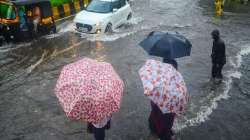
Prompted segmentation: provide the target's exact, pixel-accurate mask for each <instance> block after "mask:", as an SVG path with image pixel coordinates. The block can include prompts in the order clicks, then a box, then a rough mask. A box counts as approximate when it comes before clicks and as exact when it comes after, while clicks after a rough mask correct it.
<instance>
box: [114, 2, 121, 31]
mask: <svg viewBox="0 0 250 140" xmlns="http://www.w3.org/2000/svg"><path fill="white" fill-rule="evenodd" d="M112 6H113V9H117V11H113V16H112V20H113V27H115V28H117V27H118V26H119V25H120V24H121V16H122V15H121V3H120V0H115V1H113V2H112Z"/></svg>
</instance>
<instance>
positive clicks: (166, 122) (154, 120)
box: [149, 101, 175, 140]
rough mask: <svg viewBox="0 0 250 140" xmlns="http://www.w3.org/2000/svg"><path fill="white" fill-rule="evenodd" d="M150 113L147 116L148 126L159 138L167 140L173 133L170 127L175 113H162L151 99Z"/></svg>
mask: <svg viewBox="0 0 250 140" xmlns="http://www.w3.org/2000/svg"><path fill="white" fill-rule="evenodd" d="M151 109H152V110H151V113H150V116H149V128H150V130H151V132H152V133H154V134H156V135H157V136H158V137H159V138H160V139H161V140H169V139H170V138H171V136H173V135H174V133H173V132H172V130H171V129H172V127H173V124H174V118H175V113H166V114H163V113H162V112H161V110H160V109H159V107H158V106H157V105H156V104H155V103H153V102H152V101H151Z"/></svg>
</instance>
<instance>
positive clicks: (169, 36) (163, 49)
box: [140, 32, 192, 59]
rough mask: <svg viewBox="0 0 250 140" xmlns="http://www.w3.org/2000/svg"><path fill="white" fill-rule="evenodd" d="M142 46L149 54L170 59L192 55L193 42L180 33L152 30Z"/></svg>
mask: <svg viewBox="0 0 250 140" xmlns="http://www.w3.org/2000/svg"><path fill="white" fill-rule="evenodd" d="M140 46H141V47H142V48H143V49H144V50H145V51H146V52H147V53H148V54H149V55H154V56H159V57H163V58H168V59H175V58H179V57H184V56H190V53H191V47H192V45H191V43H190V42H189V41H188V39H186V38H185V37H184V36H182V35H180V34H178V33H175V34H174V33H163V32H151V33H150V34H149V35H148V37H147V38H146V39H144V40H143V41H142V42H141V43H140Z"/></svg>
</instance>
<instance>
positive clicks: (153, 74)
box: [139, 60, 188, 114]
mask: <svg viewBox="0 0 250 140" xmlns="http://www.w3.org/2000/svg"><path fill="white" fill-rule="evenodd" d="M139 75H140V77H141V80H142V84H143V88H144V94H145V95H146V96H147V97H148V98H149V99H150V100H152V101H153V102H154V103H155V104H157V106H158V107H159V108H160V110H161V111H162V113H177V114H179V113H182V112H183V111H184V107H185V105H186V104H187V101H188V95H187V88H186V85H185V82H184V80H183V77H182V75H181V74H180V73H179V72H178V71H177V70H176V69H175V68H174V67H173V66H171V65H169V64H166V63H162V62H160V61H156V60H148V61H147V62H146V64H145V65H144V66H143V67H142V68H141V69H140V70H139Z"/></svg>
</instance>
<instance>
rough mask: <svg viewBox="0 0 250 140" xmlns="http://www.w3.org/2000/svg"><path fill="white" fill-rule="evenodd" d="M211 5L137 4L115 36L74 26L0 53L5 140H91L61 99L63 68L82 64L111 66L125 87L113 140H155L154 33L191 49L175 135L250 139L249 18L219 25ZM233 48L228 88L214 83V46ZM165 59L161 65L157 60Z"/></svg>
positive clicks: (235, 16) (236, 16)
mask: <svg viewBox="0 0 250 140" xmlns="http://www.w3.org/2000/svg"><path fill="white" fill-rule="evenodd" d="M209 4H211V3H210V2H208V0H202V1H198V0H185V1H183V0H133V1H132V2H131V5H132V9H133V11H134V14H133V18H132V19H131V21H130V22H129V23H127V24H126V25H124V26H122V27H121V28H119V29H117V30H115V31H114V33H113V34H112V35H85V34H82V35H79V34H76V33H75V32H74V31H73V23H72V20H67V21H65V22H63V23H62V24H60V25H59V27H58V33H57V34H54V35H48V36H45V37H42V38H40V39H37V40H34V41H33V42H30V43H19V44H8V45H4V46H2V47H1V48H0V98H1V100H0V139H1V140H44V139H46V140H92V139H93V136H92V135H90V134H88V133H87V132H86V123H85V122H76V121H72V120H70V119H68V118H67V117H66V115H65V113H64V112H63V110H62V108H61V106H60V105H59V102H58V100H57V98H56V96H55V94H54V86H55V84H56V80H57V78H58V76H59V74H60V70H61V69H62V67H63V66H64V65H66V64H68V63H71V62H74V61H76V60H79V59H81V58H83V57H90V58H93V59H96V60H99V61H107V62H110V63H111V64H112V65H113V66H114V68H115V69H116V71H117V72H118V74H119V75H120V77H121V78H122V80H123V81H124V83H125V92H124V96H123V98H122V105H121V110H120V112H119V113H116V114H114V116H113V120H112V124H111V125H112V126H111V129H110V130H109V131H106V132H107V133H106V134H107V136H106V139H107V140H148V136H149V130H148V120H147V119H148V116H149V112H150V104H149V100H148V99H147V98H146V97H145V96H144V95H143V88H142V83H141V80H140V79H139V75H138V70H139V68H140V67H141V66H142V65H143V64H144V63H145V61H146V60H147V59H148V58H152V57H150V56H148V55H147V54H146V52H144V50H143V49H142V48H141V47H140V46H139V45H138V44H139V42H140V41H141V40H142V39H144V38H145V37H146V36H147V34H148V33H149V32H151V31H153V30H156V31H171V32H179V33H181V34H183V35H185V36H186V37H187V38H188V39H189V40H190V41H191V43H192V45H193V47H192V54H191V56H190V57H184V58H181V59H178V64H179V70H180V72H181V73H182V74H183V76H184V79H185V82H186V84H187V87H188V90H189V94H190V102H189V105H188V108H187V112H186V113H185V114H184V115H183V116H179V117H178V118H177V120H176V122H175V125H174V129H175V132H176V135H177V139H178V140H200V139H201V138H202V139H203V140H236V139H237V140H249V139H250V133H249V132H250V106H249V104H250V92H249V89H250V88H249V87H250V86H249V85H250V59H249V58H250V57H249V56H250V15H249V13H250V12H248V14H240V13H232V12H231V11H226V15H225V16H223V17H222V18H215V17H214V13H213V11H212V10H211V6H212V5H209ZM213 29H219V30H220V31H221V34H222V39H223V40H224V41H225V43H226V47H227V64H226V65H225V67H224V71H223V74H224V80H223V83H222V84H221V85H220V86H218V87H216V88H214V87H213V86H212V85H211V84H210V83H209V79H210V69H211V59H210V54H211V49H212V39H211V36H210V33H211V31H212V30H213ZM154 59H160V58H154Z"/></svg>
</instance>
